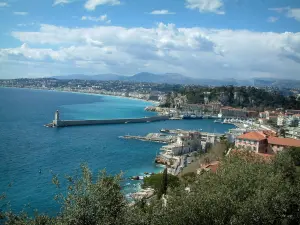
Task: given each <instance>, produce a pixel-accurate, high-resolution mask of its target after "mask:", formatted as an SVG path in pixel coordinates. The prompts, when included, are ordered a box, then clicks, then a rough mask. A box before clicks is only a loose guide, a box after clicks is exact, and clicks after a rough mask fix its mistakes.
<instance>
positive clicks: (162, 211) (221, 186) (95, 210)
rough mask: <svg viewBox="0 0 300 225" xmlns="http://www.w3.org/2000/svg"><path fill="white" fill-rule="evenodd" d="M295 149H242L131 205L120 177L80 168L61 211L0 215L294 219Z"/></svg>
mask: <svg viewBox="0 0 300 225" xmlns="http://www.w3.org/2000/svg"><path fill="white" fill-rule="evenodd" d="M299 153H300V149H293V150H290V151H287V152H285V153H282V154H279V155H277V156H276V157H274V160H273V161H267V162H266V161H264V160H263V159H262V158H260V157H258V156H256V155H254V154H250V153H248V152H246V151H245V153H243V154H238V155H236V154H234V155H231V156H229V157H226V158H225V159H223V161H222V163H221V166H220V167H219V169H218V171H217V173H211V172H203V173H202V174H201V175H197V176H194V175H193V176H190V178H191V179H194V180H193V181H192V182H189V183H186V182H185V183H182V184H180V185H179V187H177V188H173V189H172V188H170V187H169V188H168V192H167V196H166V198H164V199H157V198H153V199H152V200H149V202H148V203H147V202H146V201H141V202H139V203H138V204H136V205H134V206H129V205H128V204H127V201H126V200H125V198H124V197H123V195H122V194H121V191H120V176H116V177H111V176H107V175H106V174H105V173H103V172H102V173H99V175H98V176H97V177H93V176H92V174H91V172H90V171H89V170H88V169H87V167H82V178H80V179H72V178H69V187H68V194H67V195H66V196H65V195H60V196H58V199H60V200H61V204H62V210H61V213H60V214H59V215H57V216H56V217H53V218H52V217H49V216H47V215H38V214H36V215H35V216H34V217H33V218H29V217H28V216H26V215H25V214H19V215H16V214H13V213H12V212H10V211H8V212H6V213H4V214H3V215H2V217H3V218H4V220H3V221H5V223H6V224H9V225H10V224H20V225H23V224H40V225H42V224H45V225H48V224H55V225H56V224H60V225H71V224H72V225H96V224H122V225H123V224H134V225H135V224H137V225H138V224H143V225H146V224H149V225H152V224H153V225H154V224H155V225H165V224H172V225H173V224H174V225H181V224H182V225H197V224H201V225H203V224H204V225H205V224H209V225H211V224H255V225H256V224H299V221H300V201H299V199H300V174H299V172H298V170H297V169H298V168H297V167H296V165H295V163H296V164H298V163H299ZM53 181H54V183H56V184H57V185H59V183H58V180H57V179H54V180H53ZM185 185H189V188H190V191H186V190H185Z"/></svg>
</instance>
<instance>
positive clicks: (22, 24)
mask: <svg viewBox="0 0 300 225" xmlns="http://www.w3.org/2000/svg"><path fill="white" fill-rule="evenodd" d="M35 24H36V23H34V22H31V23H18V24H17V26H18V27H27V26H33V25H35Z"/></svg>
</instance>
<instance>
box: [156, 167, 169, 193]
mask: <svg viewBox="0 0 300 225" xmlns="http://www.w3.org/2000/svg"><path fill="white" fill-rule="evenodd" d="M167 189H168V170H167V168H165V169H164V172H163V176H162V180H161V185H160V187H159V190H158V192H157V197H158V198H161V197H162V196H163V195H165V194H167Z"/></svg>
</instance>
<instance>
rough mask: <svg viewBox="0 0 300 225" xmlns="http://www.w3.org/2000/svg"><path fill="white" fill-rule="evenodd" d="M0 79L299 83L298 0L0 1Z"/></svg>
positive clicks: (299, 7) (299, 36)
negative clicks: (118, 77) (150, 75)
mask: <svg viewBox="0 0 300 225" xmlns="http://www.w3.org/2000/svg"><path fill="white" fill-rule="evenodd" d="M0 21H1V22H0V23H1V26H0V78H16V77H45V76H52V75H67V74H74V73H84V74H101V73H117V74H125V75H132V74H135V73H138V72H141V71H147V72H154V73H166V72H172V73H174V72H176V73H182V74H184V75H187V76H192V77H210V78H213V77H214V78H231V77H233V78H238V79H246V78H249V77H278V78H295V79H300V1H298V0H255V1H253V0H26V1H25V0H0Z"/></svg>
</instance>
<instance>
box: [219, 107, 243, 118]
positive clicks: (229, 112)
mask: <svg viewBox="0 0 300 225" xmlns="http://www.w3.org/2000/svg"><path fill="white" fill-rule="evenodd" d="M220 114H222V116H223V117H239V118H245V117H247V110H246V109H240V108H233V107H228V106H227V107H222V108H221V111H220Z"/></svg>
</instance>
